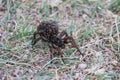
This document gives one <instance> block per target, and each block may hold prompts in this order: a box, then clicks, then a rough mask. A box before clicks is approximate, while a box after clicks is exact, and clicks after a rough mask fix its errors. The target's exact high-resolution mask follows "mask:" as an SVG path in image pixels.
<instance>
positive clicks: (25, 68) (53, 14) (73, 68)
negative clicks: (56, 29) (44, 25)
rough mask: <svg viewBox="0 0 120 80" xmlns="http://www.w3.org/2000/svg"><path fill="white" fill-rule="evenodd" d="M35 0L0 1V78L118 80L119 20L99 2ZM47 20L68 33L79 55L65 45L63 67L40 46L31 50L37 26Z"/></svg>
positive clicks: (39, 44)
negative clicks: (54, 22)
mask: <svg viewBox="0 0 120 80" xmlns="http://www.w3.org/2000/svg"><path fill="white" fill-rule="evenodd" d="M36 1H37V2H35V1H33V0H18V1H16V0H9V1H8V0H4V2H6V5H5V7H4V6H2V5H3V3H2V2H0V4H1V6H0V79H1V80H8V79H9V80H119V79H120V63H119V62H120V16H118V15H115V14H113V13H112V12H110V11H109V10H108V9H107V8H106V6H105V3H106V2H105V1H104V3H103V2H100V1H99V2H98V1H97V2H96V1H95V2H90V3H89V4H88V3H87V4H83V3H82V1H79V0H74V1H71V0H65V1H63V2H62V0H58V2H53V0H50V1H51V2H48V0H36ZM50 6H51V7H52V11H50V9H49V8H50ZM50 19H52V20H56V21H58V23H59V25H60V29H66V30H67V32H68V33H69V32H70V31H72V32H73V37H74V38H75V40H76V42H77V44H78V45H79V48H80V50H81V51H82V53H84V54H85V55H84V56H79V55H78V53H77V52H76V50H75V49H71V48H69V47H68V46H67V47H66V49H65V50H63V52H64V59H65V62H66V64H63V63H62V62H61V60H60V59H59V58H58V57H55V58H54V59H52V60H50V59H49V49H48V46H47V44H46V43H43V42H41V41H40V42H39V43H38V44H37V45H36V46H35V48H34V49H33V48H31V40H32V34H33V32H34V31H35V29H36V27H37V25H38V24H39V22H40V21H42V20H50ZM51 61H53V63H52V64H50V62H51Z"/></svg>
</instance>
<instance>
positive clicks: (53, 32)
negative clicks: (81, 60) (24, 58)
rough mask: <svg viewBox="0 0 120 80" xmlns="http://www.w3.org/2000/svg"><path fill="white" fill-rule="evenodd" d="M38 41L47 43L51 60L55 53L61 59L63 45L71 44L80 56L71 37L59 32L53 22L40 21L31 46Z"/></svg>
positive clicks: (55, 23)
mask: <svg viewBox="0 0 120 80" xmlns="http://www.w3.org/2000/svg"><path fill="white" fill-rule="evenodd" d="M37 35H39V37H36V36H37ZM40 39H41V40H43V41H45V42H47V43H48V46H49V48H50V52H51V55H50V56H51V58H53V54H57V53H58V55H59V56H60V57H61V58H62V57H63V55H62V52H61V49H64V48H65V44H68V43H71V44H72V46H73V47H75V48H77V50H78V51H79V53H80V54H82V53H81V52H80V50H79V48H78V46H77V45H76V43H75V41H74V39H73V37H72V36H68V34H67V32H66V31H65V30H63V31H62V32H59V26H58V24H57V22H55V21H52V20H50V21H42V22H41V23H40V24H39V26H38V27H37V31H35V32H34V34H33V40H32V45H35V44H36V43H37V42H38V41H39V40H40ZM62 60H63V58H62ZM63 62H64V60H63Z"/></svg>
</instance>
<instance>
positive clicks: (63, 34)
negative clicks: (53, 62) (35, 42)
mask: <svg viewBox="0 0 120 80" xmlns="http://www.w3.org/2000/svg"><path fill="white" fill-rule="evenodd" d="M64 36H65V37H66V36H68V34H67V32H66V31H65V30H63V31H62V32H60V33H59V34H58V37H59V38H62V37H64Z"/></svg>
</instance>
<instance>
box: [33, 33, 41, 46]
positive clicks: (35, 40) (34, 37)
mask: <svg viewBox="0 0 120 80" xmlns="http://www.w3.org/2000/svg"><path fill="white" fill-rule="evenodd" d="M37 34H39V33H38V32H34V34H33V39H32V45H35V44H36V43H37V42H38V41H39V40H40V38H37V39H36V35H37Z"/></svg>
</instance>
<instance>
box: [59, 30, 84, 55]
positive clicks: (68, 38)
mask: <svg viewBox="0 0 120 80" xmlns="http://www.w3.org/2000/svg"><path fill="white" fill-rule="evenodd" d="M58 37H60V38H62V37H63V40H64V43H66V44H67V43H71V45H72V46H73V47H75V48H76V49H77V50H78V51H79V53H80V54H82V53H81V51H80V49H79V48H78V46H77V44H76V43H75V40H74V39H73V37H72V33H71V35H70V36H68V34H67V32H66V31H65V30H63V31H62V32H61V33H60V34H59V35H58ZM82 55H83V54H82Z"/></svg>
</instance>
